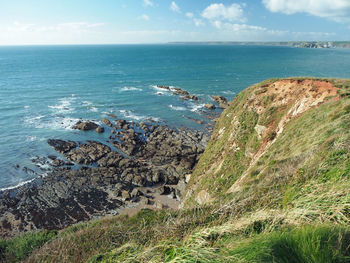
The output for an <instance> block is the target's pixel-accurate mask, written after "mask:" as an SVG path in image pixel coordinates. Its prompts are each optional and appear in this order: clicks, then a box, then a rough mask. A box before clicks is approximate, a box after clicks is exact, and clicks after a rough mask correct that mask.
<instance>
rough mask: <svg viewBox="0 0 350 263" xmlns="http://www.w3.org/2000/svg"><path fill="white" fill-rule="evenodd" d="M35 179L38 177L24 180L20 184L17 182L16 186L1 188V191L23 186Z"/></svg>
mask: <svg viewBox="0 0 350 263" xmlns="http://www.w3.org/2000/svg"><path fill="white" fill-rule="evenodd" d="M35 179H37V178H33V179H30V180H27V181H23V182H21V183H19V184H16V185H14V186H9V187H5V188H0V191H7V190H12V189H16V188H18V187H21V186H23V185H26V184H29V183H31V182H33V181H34V180H35Z"/></svg>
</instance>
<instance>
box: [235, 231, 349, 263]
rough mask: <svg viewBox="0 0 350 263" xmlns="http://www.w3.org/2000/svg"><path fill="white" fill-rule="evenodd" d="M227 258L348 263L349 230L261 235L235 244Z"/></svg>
mask: <svg viewBox="0 0 350 263" xmlns="http://www.w3.org/2000/svg"><path fill="white" fill-rule="evenodd" d="M230 254H231V255H235V256H236V257H237V258H238V259H239V260H240V261H241V262H251V263H253V262H260V263H264V262H266V263H267V262H275V263H346V262H350V229H349V228H342V227H330V226H317V227H312V226H307V227H302V228H297V229H294V230H288V231H279V232H273V233H269V234H263V235H259V236H257V237H256V238H253V239H251V240H249V242H246V243H244V242H243V243H241V244H238V247H236V248H234V249H233V250H232V251H231V253H230Z"/></svg>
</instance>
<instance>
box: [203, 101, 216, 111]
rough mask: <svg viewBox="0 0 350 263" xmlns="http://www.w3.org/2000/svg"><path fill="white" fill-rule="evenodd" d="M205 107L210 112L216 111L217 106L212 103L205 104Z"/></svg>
mask: <svg viewBox="0 0 350 263" xmlns="http://www.w3.org/2000/svg"><path fill="white" fill-rule="evenodd" d="M204 107H205V108H207V109H209V110H215V109H216V107H215V105H214V104H212V103H208V104H205V105H204Z"/></svg>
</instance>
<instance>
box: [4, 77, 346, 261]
mask: <svg viewBox="0 0 350 263" xmlns="http://www.w3.org/2000/svg"><path fill="white" fill-rule="evenodd" d="M348 93H349V94H350V81H349V80H324V79H310V78H291V79H286V80H278V79H273V80H268V81H265V82H263V83H260V84H257V85H254V86H252V87H250V88H248V89H247V90H245V91H243V92H241V93H240V94H239V95H238V96H237V97H236V98H235V100H234V101H233V103H232V104H231V106H230V107H229V108H228V109H226V110H225V111H224V112H223V114H222V116H221V117H220V119H219V120H218V122H217V124H216V127H215V130H214V133H213V136H212V139H211V141H210V142H209V145H208V147H207V149H206V151H205V153H204V154H203V155H202V157H201V159H200V161H199V163H198V164H197V166H196V169H195V171H194V172H193V174H192V175H191V180H190V183H189V184H188V186H187V191H186V193H185V198H184V203H183V206H184V208H183V209H180V210H177V211H170V210H160V211H151V210H142V211H141V212H139V213H138V214H137V215H135V216H132V217H128V216H117V217H110V218H104V219H102V220H95V221H90V222H86V223H82V224H78V225H75V226H72V227H69V228H67V229H64V230H62V231H60V232H58V233H57V232H39V233H31V234H26V235H23V236H20V237H17V238H15V239H10V240H7V241H0V258H1V260H3V261H5V262H18V261H21V260H23V261H24V262H90V263H95V262H238V263H240V262H242V263H243V262H244V263H246V262H249V263H255V262H256V263H258V262H259V263H260V262H277V263H304V262H305V263H326V262H327V263H345V262H350V193H349V189H350V98H349V97H348V95H347V94H348ZM314 102H316V103H314Z"/></svg>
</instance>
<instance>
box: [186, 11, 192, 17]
mask: <svg viewBox="0 0 350 263" xmlns="http://www.w3.org/2000/svg"><path fill="white" fill-rule="evenodd" d="M186 16H187V17H188V18H192V17H193V16H194V15H193V13H190V12H188V13H186Z"/></svg>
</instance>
